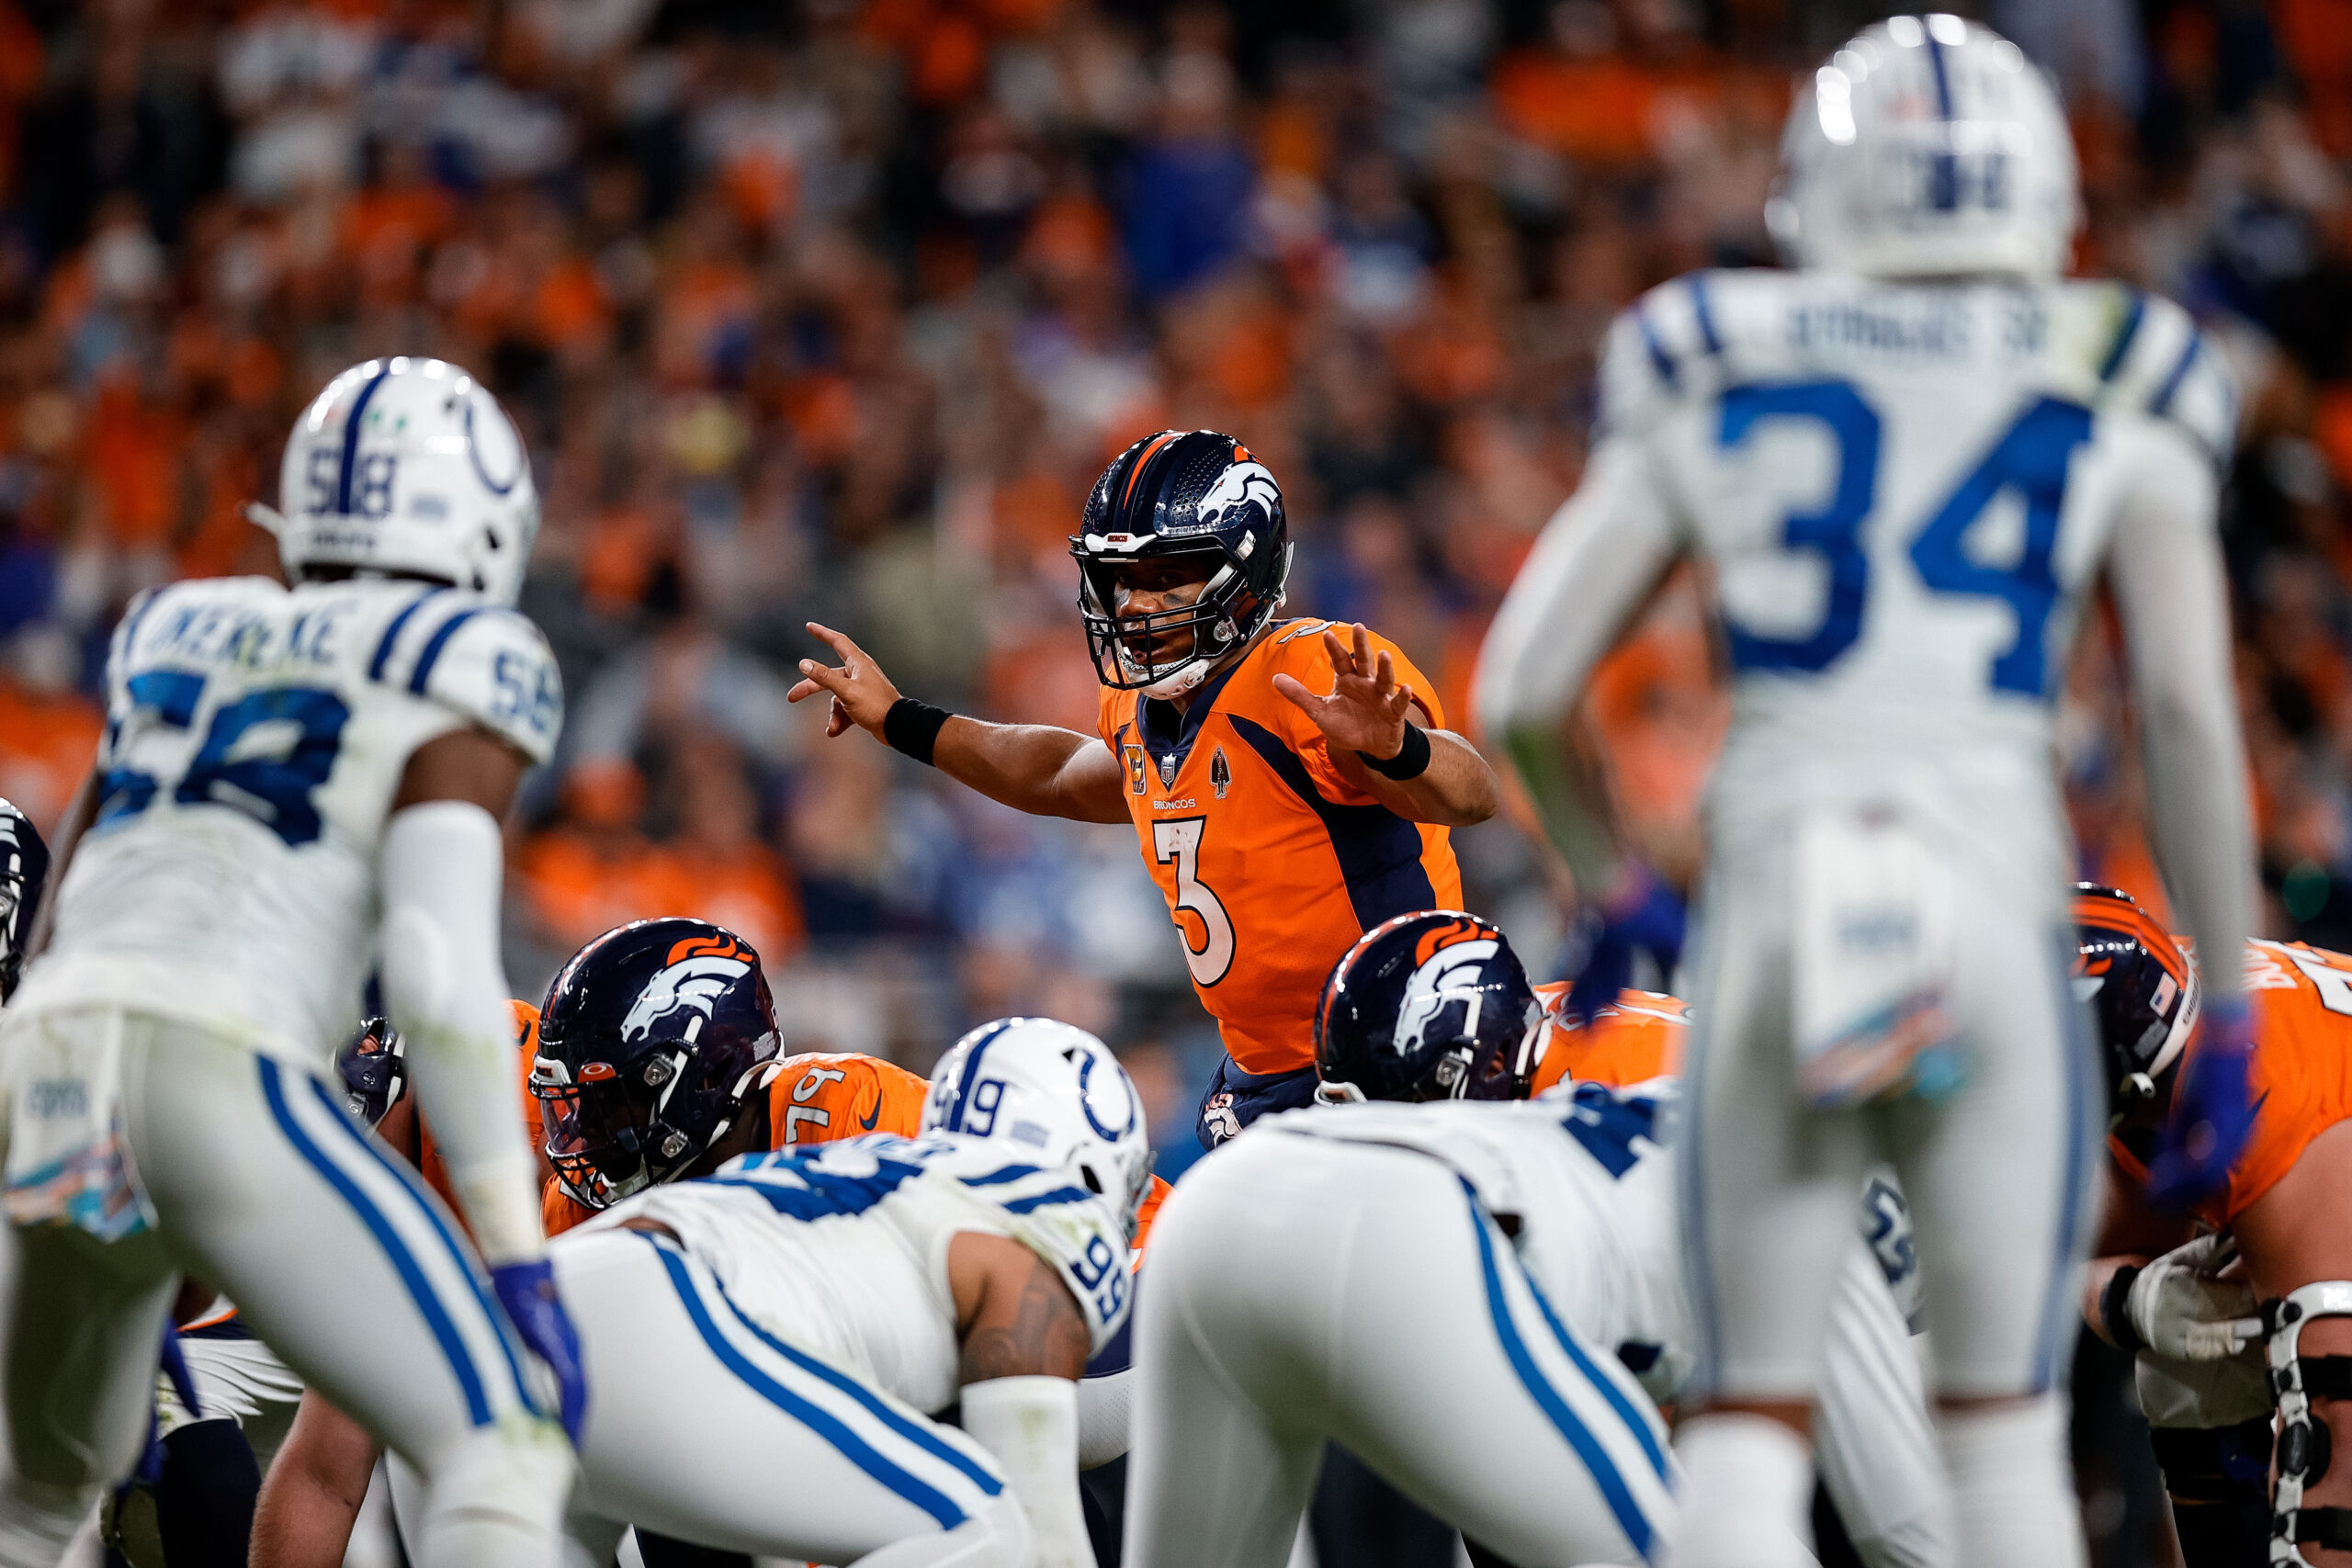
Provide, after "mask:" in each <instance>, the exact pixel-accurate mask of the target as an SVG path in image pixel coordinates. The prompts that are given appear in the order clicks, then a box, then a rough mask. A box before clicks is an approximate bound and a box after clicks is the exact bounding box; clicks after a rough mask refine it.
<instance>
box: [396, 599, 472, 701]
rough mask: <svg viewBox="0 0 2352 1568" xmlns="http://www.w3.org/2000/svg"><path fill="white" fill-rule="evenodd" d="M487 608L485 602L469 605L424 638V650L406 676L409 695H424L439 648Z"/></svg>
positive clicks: (439, 654) (443, 647)
mask: <svg viewBox="0 0 2352 1568" xmlns="http://www.w3.org/2000/svg"><path fill="white" fill-rule="evenodd" d="M488 608H489V606H488V605H486V604H472V605H469V606H467V607H466V608H465V609H462V610H460V611H458V613H457V614H456V615H452V616H450V617H449V618H448V619H447V620H446V621H444V622H442V623H441V627H440V629H439V630H438V631H435V633H434V634H433V636H432V637H430V638H429V639H427V640H426V642H425V645H424V652H422V653H420V654H418V655H417V656H416V670H415V671H414V672H413V674H411V675H410V676H409V678H408V689H409V693H410V694H411V695H413V696H419V697H421V696H423V695H424V683H425V682H427V681H430V680H431V679H433V667H434V666H435V664H438V663H439V662H440V661H441V650H442V649H445V648H447V647H448V646H449V639H450V638H451V637H455V636H457V635H458V627H459V626H464V625H465V624H466V623H467V622H468V621H470V620H472V619H473V618H474V617H475V616H476V615H481V613H482V612H483V611H484V610H486V609H488Z"/></svg>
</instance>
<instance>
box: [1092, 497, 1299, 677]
mask: <svg viewBox="0 0 2352 1568" xmlns="http://www.w3.org/2000/svg"><path fill="white" fill-rule="evenodd" d="M1283 549H1284V552H1285V554H1287V552H1288V549H1289V547H1288V546H1287V545H1285V546H1284V547H1283ZM1070 554H1071V556H1072V557H1074V558H1076V559H1077V561H1078V578H1079V595H1078V609H1079V615H1080V617H1081V618H1082V619H1083V620H1084V622H1085V625H1086V642H1087V649H1088V651H1089V652H1090V653H1091V654H1092V655H1093V657H1094V673H1095V678H1096V679H1098V680H1099V681H1101V682H1102V683H1103V685H1105V686H1108V687H1111V688H1113V689H1114V690H1116V691H1141V692H1142V693H1143V694H1145V695H1146V696H1150V697H1159V698H1168V697H1177V696H1182V695H1183V694H1185V693H1187V692H1190V691H1192V690H1193V688H1195V687H1197V686H1199V685H1200V684H1201V682H1204V681H1205V680H1207V679H1208V677H1209V675H1210V673H1211V672H1212V671H1215V670H1216V667H1217V665H1218V664H1220V663H1221V662H1223V660H1225V659H1226V658H1227V656H1228V655H1230V654H1232V653H1235V652H1237V651H1238V650H1239V649H1243V648H1246V647H1247V646H1248V645H1249V642H1250V637H1251V635H1252V634H1254V633H1255V632H1256V631H1257V630H1258V628H1259V627H1261V626H1264V625H1265V624H1266V622H1267V621H1268V620H1269V619H1271V618H1272V612H1273V610H1274V609H1275V608H1277V607H1279V606H1280V604H1282V595H1281V594H1280V593H1279V592H1277V593H1276V594H1275V596H1274V598H1273V601H1272V604H1268V603H1267V602H1266V600H1265V598H1264V596H1263V595H1262V594H1260V593H1256V592H1251V591H1250V583H1249V579H1248V575H1247V573H1245V572H1244V571H1243V570H1242V567H1241V563H1239V562H1238V561H1236V560H1234V559H1233V558H1231V556H1230V554H1229V552H1228V551H1227V548H1226V547H1225V546H1223V545H1222V544H1220V543H1218V542H1217V541H1215V540H1207V541H1204V542H1201V543H1198V544H1193V545H1190V546H1183V547H1175V548H1167V547H1162V548H1159V549H1157V550H1153V551H1151V552H1150V553H1149V554H1142V553H1137V554H1136V555H1131V556H1130V555H1122V554H1119V553H1117V551H1116V549H1115V547H1107V546H1106V547H1100V548H1098V547H1096V541H1095V540H1094V539H1092V538H1091V537H1090V538H1082V539H1080V540H1078V541H1077V542H1076V543H1074V544H1073V545H1072V546H1071V547H1070ZM1182 560H1197V561H1198V562H1199V563H1200V564H1201V565H1202V566H1204V568H1206V569H1207V571H1208V578H1207V581H1205V582H1204V583H1203V584H1202V586H1201V590H1200V592H1199V594H1198V595H1197V596H1196V597H1195V598H1194V599H1193V602H1192V603H1191V604H1183V605H1180V606H1177V607H1175V608H1173V609H1166V610H1157V611H1153V612H1151V613H1149V614H1148V615H1120V614H1119V613H1118V611H1117V605H1118V603H1119V581H1118V569H1119V568H1120V567H1122V566H1125V565H1128V564H1130V563H1139V562H1143V561H1153V562H1170V561H1182ZM1188 631H1189V632H1190V633H1191V634H1192V636H1191V638H1190V640H1189V641H1187V642H1185V643H1183V644H1182V647H1181V649H1179V650H1178V651H1176V652H1174V653H1170V654H1161V653H1159V651H1158V648H1159V643H1160V642H1161V641H1162V640H1163V639H1165V638H1167V637H1170V634H1181V633H1184V632H1188Z"/></svg>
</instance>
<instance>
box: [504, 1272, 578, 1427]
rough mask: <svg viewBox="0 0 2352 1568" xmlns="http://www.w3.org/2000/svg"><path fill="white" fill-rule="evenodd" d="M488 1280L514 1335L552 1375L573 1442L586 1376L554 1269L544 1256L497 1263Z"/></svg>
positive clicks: (569, 1315)
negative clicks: (553, 1375) (556, 1290)
mask: <svg viewBox="0 0 2352 1568" xmlns="http://www.w3.org/2000/svg"><path fill="white" fill-rule="evenodd" d="M490 1282H491V1283H492V1285H493V1286H495V1287H496V1288H497V1290H498V1303H499V1305H501V1306H503V1307H504V1308H505V1309H506V1315H507V1316H508V1317H509V1318H510V1319H512V1320H513V1322H514V1324H515V1333H517V1334H520V1335H521V1336H522V1337H523V1343H524V1344H526V1345H527V1346H529V1347H530V1348H531V1353H532V1354H533V1355H535V1356H537V1358H538V1359H540V1360H542V1361H545V1362H546V1363H547V1364H548V1371H551V1372H553V1373H554V1374H555V1386H556V1393H557V1398H558V1401H559V1404H560V1409H561V1412H562V1416H563V1429H564V1432H565V1433H566V1434H567V1435H568V1436H569V1437H570V1438H571V1440H572V1441H573V1442H574V1443H575V1444H576V1443H578V1442H579V1441H580V1424H581V1422H582V1420H583V1419H584V1418H585V1417H586V1416H587V1414H588V1373H587V1370H586V1369H585V1368H583V1367H582V1365H581V1363H580V1332H579V1330H577V1329H575V1328H573V1327H572V1326H571V1314H569V1313H567V1312H565V1311H564V1310H563V1302H562V1301H561V1299H560V1298H559V1297H558V1296H557V1295H556V1293H555V1269H553V1267H552V1266H551V1265H549V1264H548V1260H547V1259H546V1258H539V1259H538V1260H537V1261H536V1262H532V1263H507V1264H502V1265H500V1266H499V1267H498V1268H495V1269H492V1270H491V1271H490Z"/></svg>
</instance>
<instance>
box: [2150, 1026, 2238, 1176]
mask: <svg viewBox="0 0 2352 1568" xmlns="http://www.w3.org/2000/svg"><path fill="white" fill-rule="evenodd" d="M2253 1059H2254V1017H2253V1014H2252V1012H2251V1011H2250V1010H2248V1009H2247V1006H2246V1003H2245V998H2237V997H2233V998H2209V999H2208V1000H2207V1002H2206V1003H2205V1007H2204V1016H2203V1017H2202V1018H2200V1019H2199V1021H2198V1023H2197V1038H2196V1039H2195V1040H2194V1041H2192V1042H2190V1043H2189V1047H2188V1059H2187V1060H2186V1061H2184V1062H2182V1063H2181V1066H2180V1083H2179V1085H2178V1086H2177V1088H2176V1089H2174V1090H2173V1097H2172V1113H2171V1114H2170V1115H2168V1116H2166V1117H2165V1124H2164V1127H2163V1129H2162V1131H2160V1132H2159V1133H2158V1134H2156V1155H2155V1158H2154V1159H2152V1160H2150V1161H2149V1162H2148V1196H2149V1197H2151V1198H2153V1199H2154V1200H2155V1201H2157V1202H2158V1203H2160V1204H2163V1205H2165V1207H2167V1208H2175V1209H2185V1208H2188V1207H2189V1206H2190V1205H2192V1204H2195V1203H2199V1202H2202V1201H2204V1200H2205V1199H2207V1198H2210V1197H2211V1196H2212V1195H2213V1194H2214V1193H2216V1192H2219V1191H2220V1190H2222V1188H2223V1187H2224V1186H2226V1185H2228V1183H2229V1179H2230V1168H2231V1167H2232V1166H2233V1165H2235V1164H2236V1163H2237V1160H2238V1156H2240V1155H2242V1154H2244V1153H2245V1145H2246V1139H2247V1138H2249V1137H2251V1136H2252V1135H2253V1134H2254V1111H2255V1107H2254V1102H2253V1099H2252V1094H2251V1090H2250V1089H2249V1088H2248V1085H2247V1081H2246V1078H2247V1069H2248V1067H2249V1066H2251V1065H2252V1063H2253Z"/></svg>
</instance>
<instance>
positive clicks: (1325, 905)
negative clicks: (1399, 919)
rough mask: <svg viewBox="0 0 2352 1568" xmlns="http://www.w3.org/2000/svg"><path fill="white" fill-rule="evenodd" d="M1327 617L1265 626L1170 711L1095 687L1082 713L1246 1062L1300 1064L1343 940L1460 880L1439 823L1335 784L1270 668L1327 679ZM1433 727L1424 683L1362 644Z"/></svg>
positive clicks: (1191, 959) (1194, 964) (1451, 904)
mask: <svg viewBox="0 0 2352 1568" xmlns="http://www.w3.org/2000/svg"><path fill="white" fill-rule="evenodd" d="M1329 624H1330V623H1329V622H1325V621H1284V622H1279V623H1277V624H1276V625H1275V626H1272V628H1271V629H1270V630H1268V631H1267V633H1266V634H1265V635H1264V636H1262V637H1261V638H1260V639H1259V641H1258V644H1257V646H1256V647H1254V648H1252V649H1250V651H1249V652H1248V653H1247V654H1245V655H1243V656H1242V659H1241V660H1240V662H1238V664H1235V665H1234V666H1233V667H1232V668H1230V669H1228V670H1227V671H1225V672H1224V673H1222V674H1220V675H1218V676H1217V677H1216V678H1215V679H1213V680H1211V681H1209V682H1207V683H1206V684H1204V685H1203V686H1202V687H1201V688H1200V689H1199V690H1198V691H1197V692H1195V693H1194V694H1193V699H1192V705H1191V706H1190V707H1189V708H1188V709H1187V710H1186V711H1185V712H1184V713H1183V714H1182V715H1181V716H1179V715H1178V713H1177V711H1176V708H1175V705H1173V704H1170V703H1161V702H1147V701H1146V699H1145V698H1144V696H1143V694H1141V693H1140V692H1132V691H1129V692H1121V691H1113V690H1111V689H1109V688H1107V687H1106V688H1104V689H1103V692H1102V694H1101V695H1102V708H1101V713H1100V716H1099V718H1098V720H1097V728H1099V730H1100V732H1101V734H1102V737H1103V744H1105V745H1107V746H1108V747H1110V748H1111V753H1112V755H1113V756H1114V757H1116V758H1118V760H1119V765H1120V767H1121V768H1122V769H1123V770H1124V773H1125V783H1126V793H1125V800H1126V803H1127V809H1128V812H1129V814H1130V815H1131V816H1132V817H1133V818H1135V824H1136V839H1137V840H1139V841H1140V843H1141V845H1142V847H1143V861H1144V865H1145V867H1146V869H1148V871H1149V872H1150V873H1151V875H1152V879H1153V880H1154V881H1155V882H1157V883H1159V890H1160V892H1161V894H1162V895H1164V896H1165V897H1166V898H1167V899H1168V912H1169V918H1170V919H1172V920H1173V921H1175V923H1176V929H1177V931H1179V932H1180V933H1181V934H1182V938H1183V942H1184V962H1185V964H1186V966H1187V967H1188V968H1190V969H1191V971H1192V976H1193V989H1194V990H1195V991H1197V992H1198V993H1199V994H1200V998H1201V1005H1202V1006H1204V1007H1205V1008H1207V1009H1208V1010H1209V1012H1210V1013H1211V1014H1212V1015H1213V1016H1214V1017H1215V1018H1216V1021H1217V1028H1218V1032H1220V1033H1221V1034H1222V1035H1223V1036H1224V1040H1225V1048H1226V1050H1227V1053H1228V1054H1229V1055H1231V1056H1232V1057H1233V1060H1234V1062H1235V1064H1236V1065H1237V1066H1239V1067H1240V1068H1241V1069H1242V1071H1244V1072H1249V1073H1282V1072H1288V1071H1291V1070H1292V1069H1294V1068H1298V1067H1306V1066H1313V1065H1314V1062H1315V1042H1314V1020H1315V1003H1316V999H1317V998H1318V997H1320V996H1321V995H1322V993H1323V982H1324V981H1325V980H1326V979H1327V978H1328V977H1329V976H1330V973H1331V968H1332V965H1334V964H1337V963H1339V961H1340V957H1341V955H1342V954H1344V953H1346V952H1347V951H1348V948H1349V946H1350V945H1351V943H1353V942H1354V941H1355V940H1356V938H1358V937H1359V936H1362V935H1363V933H1364V932H1365V931H1370V930H1371V929H1372V928H1373V927H1374V926H1376V925H1378V924H1379V923H1380V922H1381V921H1383V920H1385V919H1388V918H1389V917H1390V916H1392V915H1402V914H1407V913H1409V912H1411V911H1413V910H1416V909H1434V908H1457V907H1459V906H1460V904H1461V902H1462V874H1461V871H1460V870H1459V868H1458V867H1457V866H1456V865H1455V864H1454V860H1453V843H1452V841H1451V838H1450V835H1449V834H1448V832H1447V830H1446V829H1443V828H1438V827H1430V826H1428V825H1425V824H1420V823H1414V822H1408V821H1407V820H1406V819H1405V818H1402V817H1399V816H1397V815H1396V814H1395V813H1394V812H1392V811H1390V810H1389V809H1388V808H1387V807H1385V806H1383V805H1381V804H1380V803H1379V802H1378V801H1377V800H1375V799H1374V797H1373V796H1372V795H1368V794H1366V793H1364V792H1363V791H1362V790H1359V789H1357V788H1356V787H1355V786H1354V785H1352V784H1349V783H1348V781H1347V780H1346V779H1345V778H1343V777H1342V776H1341V775H1340V771H1339V769H1338V767H1337V766H1335V765H1334V764H1333V762H1332V761H1331V756H1330V751H1329V747H1328V746H1327V744H1326V743H1325V741H1324V739H1323V732H1322V731H1321V730H1319V729H1317V728H1315V722H1314V720H1312V719H1310V718H1308V717H1307V716H1306V714H1305V713H1303V712H1301V711H1300V710H1299V709H1298V708H1296V707H1294V706H1293V705H1291V703H1290V702H1289V700H1288V699H1286V698H1285V697H1283V694H1281V693H1279V692H1277V691H1275V690H1274V683H1273V677H1274V675H1275V674H1276V673H1277V672H1278V671H1279V672H1282V673H1286V674H1288V675H1291V676H1292V677H1294V678H1295V679H1296V680H1297V681H1298V682H1299V683H1300V684H1302V685H1304V686H1305V687H1306V689H1307V690H1308V691H1310V692H1314V693H1317V694H1323V693H1328V692H1329V691H1330V690H1331V683H1332V670H1331V660H1330V656H1329V654H1328V653H1326V652H1325V651H1324V648H1323V637H1322V632H1323V629H1324V627H1325V626H1328V625H1329ZM1372 644H1373V647H1374V649H1375V650H1382V649H1385V651H1386V652H1387V653H1388V655H1389V657H1390V658H1391V659H1392V660H1395V662H1396V668H1397V680H1398V681H1399V682H1403V683H1408V684H1410V685H1411V687H1412V688H1413V694H1414V701H1415V702H1416V703H1417V704H1418V705H1419V707H1420V709H1421V718H1422V721H1423V722H1424V723H1426V724H1428V725H1430V726H1431V727H1435V728H1442V727H1443V726H1444V724H1445V716H1444V714H1443V713H1442V712H1441V711H1439V707H1438V702H1437V698H1436V696H1435V695H1434V694H1433V692H1432V689H1431V687H1430V682H1429V680H1428V678H1427V677H1426V676H1424V675H1423V674H1422V673H1421V672H1420V671H1419V670H1417V669H1415V668H1414V667H1413V664H1412V661H1411V660H1408V659H1407V658H1406V657H1405V655H1404V653H1403V651H1402V650H1400V649H1398V648H1397V645H1396V644H1394V643H1392V642H1389V641H1387V640H1385V639H1384V638H1382V637H1374V638H1373V639H1372Z"/></svg>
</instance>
